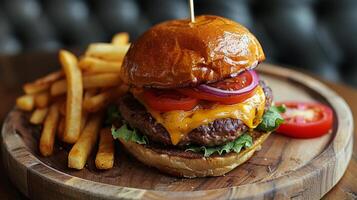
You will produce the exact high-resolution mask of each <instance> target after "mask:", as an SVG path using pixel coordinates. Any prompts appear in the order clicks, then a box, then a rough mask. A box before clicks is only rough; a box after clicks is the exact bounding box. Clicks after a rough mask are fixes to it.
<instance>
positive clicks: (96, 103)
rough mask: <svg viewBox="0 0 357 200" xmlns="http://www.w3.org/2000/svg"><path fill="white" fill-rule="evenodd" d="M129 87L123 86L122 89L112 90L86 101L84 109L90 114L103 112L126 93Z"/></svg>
mask: <svg viewBox="0 0 357 200" xmlns="http://www.w3.org/2000/svg"><path fill="white" fill-rule="evenodd" d="M127 90H128V87H127V86H125V85H121V86H120V87H116V88H111V89H108V90H106V91H104V92H101V93H100V94H97V95H95V96H93V97H91V98H88V99H85V100H84V102H83V109H84V110H86V111H88V112H98V111H100V110H103V109H104V108H105V107H106V106H107V105H108V104H110V103H112V102H114V101H115V100H117V99H118V97H120V96H122V95H123V94H124V93H126V92H127Z"/></svg>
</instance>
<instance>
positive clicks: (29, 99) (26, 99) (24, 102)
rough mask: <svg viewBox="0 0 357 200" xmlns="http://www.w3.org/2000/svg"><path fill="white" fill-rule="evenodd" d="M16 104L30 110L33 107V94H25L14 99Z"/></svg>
mask: <svg viewBox="0 0 357 200" xmlns="http://www.w3.org/2000/svg"><path fill="white" fill-rule="evenodd" d="M16 106H17V107H19V109H21V110H24V111H32V110H33V109H34V107H35V97H34V95H31V94H27V95H23V96H21V97H18V98H17V99H16Z"/></svg>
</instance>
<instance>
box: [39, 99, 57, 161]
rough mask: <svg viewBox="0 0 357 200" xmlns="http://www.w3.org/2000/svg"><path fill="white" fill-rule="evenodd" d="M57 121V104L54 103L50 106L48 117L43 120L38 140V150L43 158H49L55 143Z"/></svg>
mask: <svg viewBox="0 0 357 200" xmlns="http://www.w3.org/2000/svg"><path fill="white" fill-rule="evenodd" d="M58 120H59V111H58V103H55V104H52V105H51V107H50V108H49V111H48V115H47V117H46V119H45V123H44V126H43V130H42V134H41V138H40V145H39V148H40V152H41V154H42V155H43V156H50V155H52V153H53V144H54V142H55V134H56V130H57V126H58Z"/></svg>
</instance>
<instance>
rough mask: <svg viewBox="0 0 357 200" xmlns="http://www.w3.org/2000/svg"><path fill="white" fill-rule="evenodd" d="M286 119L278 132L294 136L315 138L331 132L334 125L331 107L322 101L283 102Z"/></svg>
mask: <svg viewBox="0 0 357 200" xmlns="http://www.w3.org/2000/svg"><path fill="white" fill-rule="evenodd" d="M282 104H284V105H285V106H286V112H285V113H283V114H282V116H283V117H284V119H285V121H284V123H283V124H282V125H280V127H279V128H278V130H277V132H278V133H281V134H283V135H286V136H290V137H294V138H314V137H319V136H322V135H324V134H326V133H328V132H329V130H330V129H331V128H332V125H333V112H332V110H331V108H329V107H328V106H325V105H323V104H320V103H300V102H281V103H277V105H282Z"/></svg>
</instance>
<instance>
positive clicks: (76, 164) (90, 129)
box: [68, 113, 103, 169]
mask: <svg viewBox="0 0 357 200" xmlns="http://www.w3.org/2000/svg"><path fill="white" fill-rule="evenodd" d="M102 116H103V114H102V113H100V114H99V113H96V114H93V115H91V116H90V118H89V120H88V123H87V124H86V126H85V128H84V130H83V132H82V134H81V136H80V137H79V139H78V141H77V142H76V143H75V144H74V145H73V147H72V149H71V151H70V152H69V155H68V167H70V168H75V169H83V167H84V165H85V164H86V161H87V158H88V156H89V155H90V153H91V151H92V150H93V148H94V146H95V144H96V142H97V138H98V132H99V129H100V126H101V123H102Z"/></svg>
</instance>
